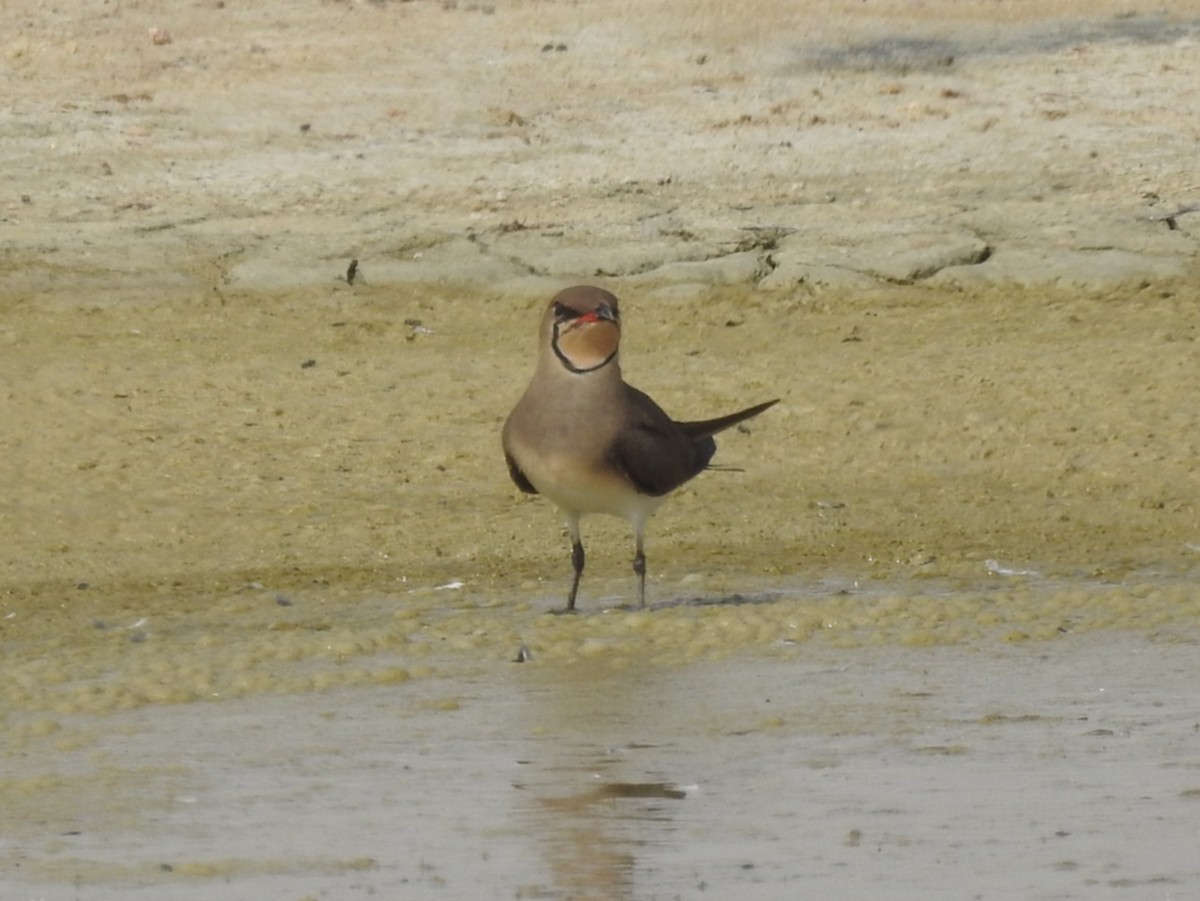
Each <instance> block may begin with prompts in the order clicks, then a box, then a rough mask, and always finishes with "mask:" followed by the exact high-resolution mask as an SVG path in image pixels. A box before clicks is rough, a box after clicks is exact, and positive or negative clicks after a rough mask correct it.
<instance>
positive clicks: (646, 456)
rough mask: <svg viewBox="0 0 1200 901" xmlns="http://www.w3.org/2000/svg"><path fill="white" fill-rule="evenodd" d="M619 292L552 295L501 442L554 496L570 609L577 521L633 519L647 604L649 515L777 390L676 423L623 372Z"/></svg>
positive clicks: (522, 484) (529, 484)
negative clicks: (597, 516)
mask: <svg viewBox="0 0 1200 901" xmlns="http://www.w3.org/2000/svg"><path fill="white" fill-rule="evenodd" d="M620 341H621V313H620V305H619V301H618V300H617V298H616V296H615V295H613V294H612V293H610V292H609V291H606V290H604V289H603V288H598V287H594V286H592V285H576V286H574V287H570V288H566V289H564V290H562V291H560V292H559V293H558V294H556V295H555V296H554V298H553V299H551V301H550V303H549V305H548V306H547V307H546V310H545V313H544V314H543V316H542V320H541V325H540V328H539V338H538V342H539V346H538V359H537V367H536V369H535V370H534V374H533V378H532V379H531V380H530V382H529V385H528V387H527V388H526V389H525V393H524V394H523V395H522V396H521V398H520V400H518V401H517V404H516V406H515V407H514V408H513V410H512V412H511V413H510V414H509V416H508V419H507V420H505V423H504V427H503V429H502V432H501V444H502V445H503V448H504V458H505V461H506V463H507V464H508V472H509V475H510V476H511V478H512V481H513V482H514V483H515V484H516V486H517V488H519V489H520V490H521V491H522V492H525V493H526V494H540V495H542V496H543V497H545V498H547V499H549V500H550V501H552V502H553V503H554V504H555V505H556V506H557V507H558V508H559V509H560V510H561V511H562V513H563V515H564V517H565V518H566V525H567V532H568V534H569V537H570V539H571V565H572V569H573V570H574V577H573V579H572V581H571V590H570V592H569V593H568V594H567V605H566V612H573V611H574V610H575V599H576V596H577V595H578V593H579V581H580V578H581V577H582V576H583V569H584V564H585V562H586V557H585V554H584V549H583V540H582V534H581V531H580V519H581V518H582V517H583V516H584V515H585V514H588V513H605V514H609V515H612V516H617V517H620V518H622V519H625V520H627V521H628V522H629V524H630V526H631V527H632V529H633V536H634V542H635V552H634V558H633V571H634V573H635V574H636V576H637V583H638V589H637V590H638V603H639V606H642V607H644V606H645V604H646V553H645V547H644V544H645V530H646V523H647V521H648V520H649V518H650V516H651V515H652V514H653V513H654V511H655V510H657V509H658V507H659V506H660V505H661V504H662V503H663V502H664V501H665V500H666V499H667V496H668V495H669V494H670V493H671V492H672V491H674V490H675V489H676V488H678V487H679V486H680V485H682V484H684V483H685V482H687V481H688V480H689V479H691V478H693V477H694V476H696V475H699V474H700V473H701V472H703V471H704V470H705V469H710V468H712V467H711V466H710V461H711V460H712V458H713V454H715V453H716V450H717V444H716V441H714V440H713V436H714V435H715V434H717V433H718V432H721V431H723V430H725V429H728V428H731V427H732V426H735V425H737V424H738V423H740V422H744V421H745V420H747V419H750V418H751V417H752V416H757V415H758V414H759V413H762V412H763V411H764V410H766V409H767V408H769V407H772V406H774V405H775V404H776V403H778V402H779V398H775V399H774V400H769V401H765V402H764V403H759V404H755V405H754V406H752V407H747V408H746V409H744V410H739V411H738V412H736V413H730V414H728V415H725V416H719V417H717V418H715V419H705V420H699V421H694V422H678V421H676V420H673V419H672V418H671V417H670V416H668V415H667V414H666V413H665V412H664V411H663V409H662V407H660V406H659V405H658V404H656V403H655V402H654V401H653V400H651V398H650V397H649V396H648V395H647V394H644V393H643V392H641V391H639V390H638V389H637V388H634V387H633V386H632V385H629V384H627V383H626V382H625V380H624V379H623V378H622V376H621V364H620V355H619V350H620Z"/></svg>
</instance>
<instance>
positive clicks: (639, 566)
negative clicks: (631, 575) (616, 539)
mask: <svg viewBox="0 0 1200 901" xmlns="http://www.w3.org/2000/svg"><path fill="white" fill-rule="evenodd" d="M633 571H634V572H635V573H637V577H638V605H639V606H641V607H645V606H646V553H645V551H643V550H642V536H641V534H639V535H638V536H637V553H635V554H634V555H633Z"/></svg>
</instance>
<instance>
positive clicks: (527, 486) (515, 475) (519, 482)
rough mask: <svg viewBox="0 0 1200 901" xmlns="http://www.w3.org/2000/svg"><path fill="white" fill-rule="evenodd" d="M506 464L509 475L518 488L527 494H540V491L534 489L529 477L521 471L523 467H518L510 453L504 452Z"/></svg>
mask: <svg viewBox="0 0 1200 901" xmlns="http://www.w3.org/2000/svg"><path fill="white" fill-rule="evenodd" d="M504 462H505V463H507V464H508V474H509V476H511V477H512V480H513V482H514V483H515V484H516V486H517V487H518V488H520V489H521V490H522V491H524V492H525V493H526V494H537V493H538V490H537V489H536V488H534V487H533V483H532V482H530V481H529V477H528V476H526V475H525V473H523V472H522V471H521V467H520V466H518V465H517V461H516V460H514V459H513V456H512V454H510V453H509V452H508V451H505V452H504Z"/></svg>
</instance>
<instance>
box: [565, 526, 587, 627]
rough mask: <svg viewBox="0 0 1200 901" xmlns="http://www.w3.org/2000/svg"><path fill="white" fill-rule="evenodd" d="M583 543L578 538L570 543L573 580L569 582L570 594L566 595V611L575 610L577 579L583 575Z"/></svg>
mask: <svg viewBox="0 0 1200 901" xmlns="http://www.w3.org/2000/svg"><path fill="white" fill-rule="evenodd" d="M583 564H584V554H583V542H582V541H580V540H579V539H578V538H575V539H573V540H572V541H571V566H572V567H573V568H574V569H575V578H574V579H572V580H571V593H570V594H568V595H567V609H568V610H574V609H575V595H576V594H577V593H578V591H579V579H580V577H581V576H582V575H583Z"/></svg>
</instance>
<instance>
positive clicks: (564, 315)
mask: <svg viewBox="0 0 1200 901" xmlns="http://www.w3.org/2000/svg"><path fill="white" fill-rule="evenodd" d="M543 330H544V334H545V337H546V339H547V340H548V341H549V343H550V349H551V350H552V351H553V352H554V355H555V357H557V358H558V361H559V362H560V363H561V364H562V365H563V366H564V367H565V368H566V369H568V370H569V371H570V372H574V373H578V374H583V373H588V372H595V371H596V370H598V369H603V368H604V367H605V366H607V365H608V364H609V363H611V362H612V361H613V360H615V359H616V356H617V348H618V346H619V345H620V343H621V313H620V310H619V309H618V306H617V298H616V297H615V296H613V295H612V294H610V293H609V292H608V291H605V290H603V289H601V288H593V287H591V286H588V285H578V286H576V287H574V288H567V289H566V290H565V291H560V292H559V293H558V294H557V295H555V297H554V299H553V300H551V301H550V306H549V307H547V309H546V315H545V317H544V319H543Z"/></svg>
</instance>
